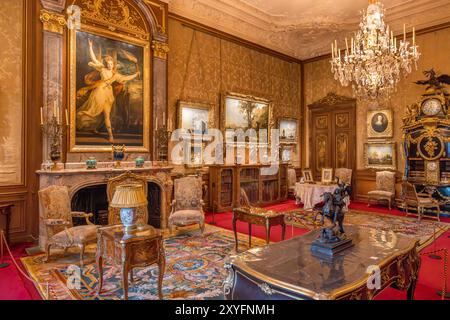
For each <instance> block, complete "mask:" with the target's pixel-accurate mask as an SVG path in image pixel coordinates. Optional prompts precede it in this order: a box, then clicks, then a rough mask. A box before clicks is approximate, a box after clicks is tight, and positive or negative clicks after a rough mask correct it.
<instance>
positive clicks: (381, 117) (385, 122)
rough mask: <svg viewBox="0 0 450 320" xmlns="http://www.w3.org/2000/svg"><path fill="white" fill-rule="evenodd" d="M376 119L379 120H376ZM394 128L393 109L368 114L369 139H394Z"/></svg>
mask: <svg viewBox="0 0 450 320" xmlns="http://www.w3.org/2000/svg"><path fill="white" fill-rule="evenodd" d="M375 117H377V118H376V119H375ZM377 122H379V124H377ZM377 126H379V128H377ZM393 127H394V126H393V116H392V110H391V109H385V110H373V111H368V112H367V138H369V139H371V138H392V136H393V134H394V131H393Z"/></svg>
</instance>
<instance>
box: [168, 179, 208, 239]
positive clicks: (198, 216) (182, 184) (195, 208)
mask: <svg viewBox="0 0 450 320" xmlns="http://www.w3.org/2000/svg"><path fill="white" fill-rule="evenodd" d="M171 205H172V211H171V212H170V216H169V229H170V231H171V232H172V231H173V230H174V228H175V227H184V226H189V225H194V224H198V225H199V226H200V230H201V232H202V233H203V231H204V230H205V213H204V212H203V205H204V202H203V186H202V178H201V177H194V176H188V177H183V178H179V179H176V180H175V181H174V199H173V201H172V204H171Z"/></svg>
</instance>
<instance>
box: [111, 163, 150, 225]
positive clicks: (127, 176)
mask: <svg viewBox="0 0 450 320" xmlns="http://www.w3.org/2000/svg"><path fill="white" fill-rule="evenodd" d="M126 184H137V185H140V186H142V189H143V190H144V194H147V189H148V185H147V179H146V178H145V177H142V176H139V175H137V174H134V173H131V172H129V171H128V172H125V173H123V174H121V175H120V176H117V177H115V178H112V179H110V180H109V181H108V184H107V187H106V193H107V195H108V203H111V201H112V198H113V196H114V192H115V191H116V188H117V187H118V186H120V185H126ZM136 214H137V224H148V206H147V205H145V206H142V207H138V208H136ZM108 224H109V225H114V224H122V222H121V220H120V209H119V208H113V207H111V206H109V208H108Z"/></svg>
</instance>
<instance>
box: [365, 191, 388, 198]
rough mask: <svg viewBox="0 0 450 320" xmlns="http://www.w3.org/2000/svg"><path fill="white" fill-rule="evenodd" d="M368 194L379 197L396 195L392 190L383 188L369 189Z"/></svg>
mask: <svg viewBox="0 0 450 320" xmlns="http://www.w3.org/2000/svg"><path fill="white" fill-rule="evenodd" d="M367 194H368V195H370V196H379V197H385V198H386V197H387V198H390V197H392V196H394V194H393V193H392V192H389V191H383V190H373V191H369V192H367Z"/></svg>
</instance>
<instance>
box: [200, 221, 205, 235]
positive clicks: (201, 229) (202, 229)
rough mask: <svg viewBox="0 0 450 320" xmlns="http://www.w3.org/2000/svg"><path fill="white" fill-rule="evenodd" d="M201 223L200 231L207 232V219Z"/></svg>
mask: <svg viewBox="0 0 450 320" xmlns="http://www.w3.org/2000/svg"><path fill="white" fill-rule="evenodd" d="M199 225H200V231H201V233H202V234H203V232H205V221H202V222H200V223H199Z"/></svg>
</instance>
